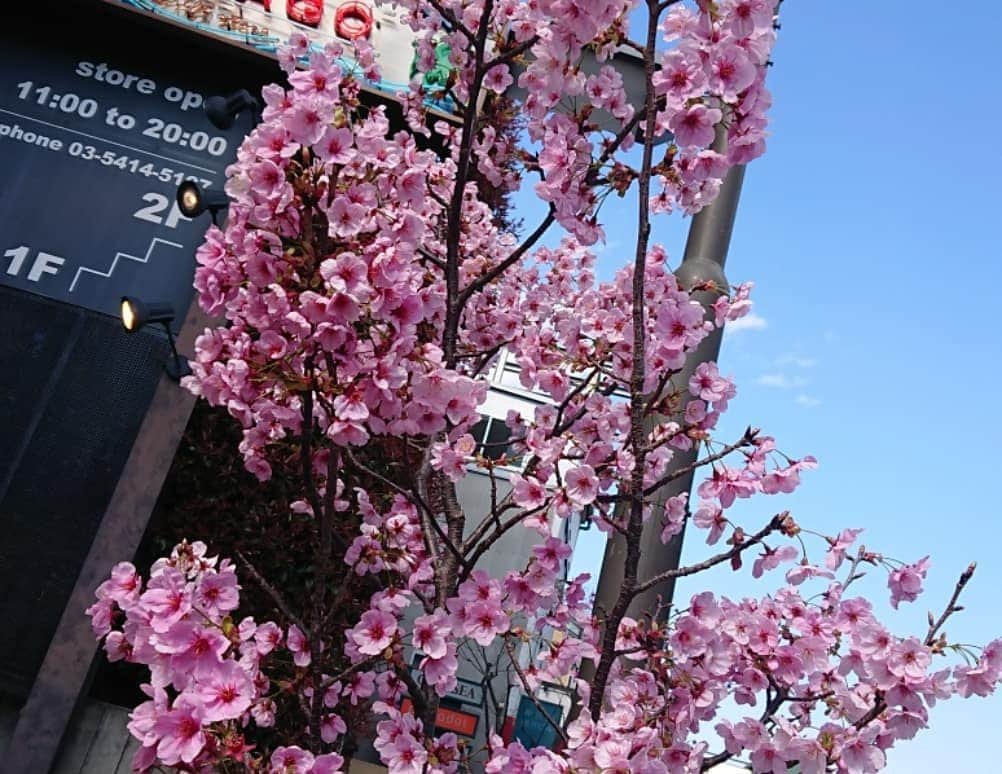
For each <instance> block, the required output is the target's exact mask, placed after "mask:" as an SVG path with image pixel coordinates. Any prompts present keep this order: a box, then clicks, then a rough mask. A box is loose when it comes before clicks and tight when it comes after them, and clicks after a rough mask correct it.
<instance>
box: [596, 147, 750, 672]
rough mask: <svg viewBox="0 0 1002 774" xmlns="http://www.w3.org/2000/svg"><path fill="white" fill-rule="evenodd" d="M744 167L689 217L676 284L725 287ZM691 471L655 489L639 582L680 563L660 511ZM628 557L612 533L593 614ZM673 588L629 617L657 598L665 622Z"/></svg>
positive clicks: (706, 356)
mask: <svg viewBox="0 0 1002 774" xmlns="http://www.w3.org/2000/svg"><path fill="white" fill-rule="evenodd" d="M744 176H745V168H744V166H736V167H733V168H731V170H730V172H729V173H728V174H727V176H726V177H725V178H724V182H723V183H722V185H721V187H720V192H719V194H718V195H717V198H716V199H715V200H714V202H713V203H712V204H711V205H710V206H709V207H706V208H705V209H703V210H701V211H700V212H699V213H698V214H697V215H696V216H695V217H694V218H693V221H692V226H691V227H690V228H689V236H688V239H687V241H686V245H685V253H684V255H683V258H682V264H681V265H680V266H679V267H678V269H677V270H676V271H675V276H676V277H677V278H678V280H679V284H680V285H682V287H684V288H687V289H688V288H693V287H695V286H697V285H699V284H702V283H705V282H707V281H709V280H712V281H713V282H714V283H715V284H716V286H717V287H719V288H727V286H728V285H727V278H726V277H725V276H724V263H725V262H726V261H727V249H728V247H729V246H730V242H731V233H732V231H733V229H734V218H735V216H736V214H737V209H738V199H739V198H740V196H741V184H742V182H743V181H744ZM718 296H719V294H717V293H711V292H700V293H696V294H694V298H696V299H697V300H698V301H699V302H700V303H702V304H703V305H704V306H706V307H709V305H710V304H712V303H713V302H714V301H715V300H716V298H717V297H718ZM720 339H721V331H720V330H715V331H714V332H713V333H711V334H710V335H709V336H707V337H706V338H705V339H703V341H702V342H701V343H700V345H699V347H698V348H697V349H696V350H695V351H694V352H693V353H691V354H690V355H689V358H688V360H687V361H686V364H685V368H683V369H682V372H681V373H679V374H678V375H677V377H676V378H675V379H674V380H673V385H674V388H675V389H680V390H685V389H687V388H686V386H685V385H687V384H688V382H689V377H690V376H691V375H692V374H693V372H694V371H695V370H696V367H697V366H698V365H699V364H700V363H704V362H706V361H708V360H716V359H717V355H718V354H719V353H720ZM667 419H668V417H652V418H650V419H649V420H648V427H653V426H654V425H655V424H657V423H660V422H662V421H665V420H667ZM695 459H696V450H693V451H690V452H686V453H680V452H678V453H676V455H675V457H674V458H673V460H672V463H671V465H670V466H669V471H670V470H672V469H674V470H679V469H681V468H684V467H686V466H688V465H691V464H692V463H693V462H694V461H695ZM692 478H693V476H692V474H691V473H690V474H688V475H686V476H683V477H681V478H679V479H677V480H675V481H673V482H671V483H670V484H669V485H667V486H665V487H664V488H662V489H661V490H659V491H658V492H657V493H656V494H655V495H654V499H653V503H652V504H653V506H654V508H653V512H652V514H651V517H650V519H649V520H648V521H647V523H646V524H645V525H644V530H643V533H642V535H641V538H640V549H641V555H640V564H639V566H638V568H637V571H638V572H637V577H638V578H639V579H640V580H641V581H643V580H644V579H646V578H650V577H653V576H654V575H657V574H659V573H662V572H665V571H666V570H670V569H674V568H676V567H678V565H679V558H680V556H681V553H682V537H683V534H684V532H680V533H679V534H678V535H676V536H675V537H674V538H673V539H672V540H671V542H670V543H669V544H668V545H667V546H665V545H662V543H661V520H662V517H663V515H664V503H665V502H666V501H667V500H668V499H669V498H671V497H674V496H675V495H677V494H681V493H682V492H688V491H689V489H690V488H691V487H692ZM625 560H626V540H625V539H624V538H623V536H622V535H618V534H617V535H615V536H613V537H610V539H609V540H608V542H607V543H606V547H605V556H604V558H603V560H602V570H601V573H600V574H599V579H598V590H597V591H596V592H595V608H594V609H595V614H596V615H597V616H599V617H604V616H605V615H606V614H607V613H608V611H610V610H612V608H613V606H614V605H615V603H616V600H617V599H618V598H619V592H620V589H621V588H622V585H623V568H624V563H625ZM674 590H675V581H674V579H672V580H668V581H665V582H664V583H662V584H660V585H658V586H655V587H654V588H652V589H650V590H649V591H647V592H646V593H644V594H638V595H637V596H636V597H635V598H634V600H633V602H632V603H631V604H630V607H629V609H628V610H627V613H626V614H627V615H628V616H630V617H633V618H638V617H640V616H642V615H643V614H644V612H645V611H651V612H653V611H654V610H655V609H656V608H657V605H658V598H659V597H660V600H661V605H662V607H661V610H660V616H659V617H660V618H661V619H662V620H663V619H664V618H665V617H666V616H667V613H668V605H669V604H670V603H671V600H672V595H673V593H674ZM594 671H595V665H594V664H593V663H591V662H588V661H586V662H585V663H584V664H582V668H581V673H580V674H581V677H582V678H583V679H585V680H589V681H590V680H591V678H592V677H593V676H594Z"/></svg>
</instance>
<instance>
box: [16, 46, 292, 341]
mask: <svg viewBox="0 0 1002 774" xmlns="http://www.w3.org/2000/svg"><path fill="white" fill-rule="evenodd" d="M78 40H79V42H78V43H74V44H73V45H71V46H69V47H67V46H65V45H63V46H59V47H55V46H53V47H40V46H39V44H38V41H34V42H32V40H31V36H27V35H25V36H19V37H17V38H8V39H7V40H6V41H5V44H4V46H3V47H2V48H0V284H4V285H8V286H11V287H14V288H18V289H20V290H25V291H30V292H32V293H37V294H39V295H42V296H47V297H49V298H54V299H58V300H59V301H63V302H66V303H69V304H73V305H75V306H80V307H84V308H87V309H91V310H95V311H98V312H103V313H106V314H110V315H116V316H117V315H118V310H119V302H120V299H121V297H122V296H123V295H132V296H137V297H139V298H141V299H146V300H151V301H169V302H171V303H172V304H173V305H174V307H175V309H176V310H177V312H178V315H179V316H183V314H184V312H185V310H186V309H187V307H188V305H189V304H190V301H191V298H192V294H193V290H192V287H191V283H192V277H193V272H194V267H195V261H194V252H195V248H196V247H197V246H198V244H199V243H200V242H201V240H202V236H203V235H204V233H205V230H206V227H207V225H208V220H207V217H206V218H205V219H199V220H197V221H191V220H188V219H186V218H184V217H183V216H182V215H181V213H180V212H179V210H178V208H177V205H176V203H175V192H176V189H177V186H178V184H179V183H181V182H182V181H183V180H186V179H193V180H197V181H198V183H199V185H201V186H203V187H211V188H221V187H222V185H223V183H224V179H225V176H224V170H225V168H226V166H227V164H228V163H230V162H231V161H232V160H233V159H234V158H235V153H236V149H237V146H238V144H239V142H240V140H241V137H242V135H243V134H245V133H246V131H247V130H248V129H249V126H248V125H247V124H246V123H245V122H244V121H240V120H238V121H237V124H236V125H235V126H234V128H233V129H231V130H229V131H226V132H223V131H220V130H218V129H216V128H215V127H213V126H212V125H211V124H210V123H209V121H208V119H207V118H206V116H205V112H204V110H203V109H202V104H203V101H204V99H205V98H206V97H207V96H211V94H212V92H208V93H206V91H205V88H206V84H205V82H204V80H202V81H200V82H199V83H198V84H193V83H192V82H191V80H190V75H189V76H187V77H185V76H182V75H180V74H178V73H176V72H172V70H171V68H170V61H169V58H166V57H165V58H164V60H163V62H164V66H163V68H162V69H157V70H153V69H150V67H149V59H148V58H147V59H146V64H145V65H139V66H137V65H136V64H134V63H133V61H132V60H131V59H130V55H129V54H128V53H126V47H122V48H121V49H117V48H115V47H112V48H108V47H104V48H103V49H101V48H96V47H95V46H94V44H93V43H92V44H90V45H88V43H87V41H88V38H86V37H84V36H81V37H80V38H79V39H78ZM116 52H117V55H116ZM178 55H179V56H183V51H179V52H178ZM278 74H279V73H278V72H277V71H276V75H278ZM244 118H246V117H244ZM179 324H180V320H178V321H177V325H179Z"/></svg>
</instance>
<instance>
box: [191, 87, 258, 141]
mask: <svg viewBox="0 0 1002 774" xmlns="http://www.w3.org/2000/svg"><path fill="white" fill-rule="evenodd" d="M248 109H249V110H252V111H253V112H254V118H255V120H256V121H257V120H260V115H261V103H260V102H258V101H257V99H255V98H254V96H253V95H252V94H251V93H250V92H249V91H247V89H240V91H235V92H233V93H232V94H228V95H227V96H225V97H209V98H208V99H207V100H205V114H206V115H207V116H208V117H209V121H211V122H212V125H213V126H214V127H216V128H217V129H221V130H224V131H225V130H226V129H229V128H230V127H231V126H233V122H234V121H236V120H237V116H238V115H240V113H242V112H243V111H244V110H248Z"/></svg>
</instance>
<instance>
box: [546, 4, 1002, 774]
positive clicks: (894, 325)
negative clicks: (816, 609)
mask: <svg viewBox="0 0 1002 774" xmlns="http://www.w3.org/2000/svg"><path fill="white" fill-rule="evenodd" d="M782 25H783V28H782V32H781V37H780V41H779V44H778V46H777V49H776V52H775V55H774V59H775V61H776V65H775V67H774V68H773V69H772V72H771V73H770V87H771V89H772V92H773V95H774V98H775V107H774V109H773V112H772V136H771V138H770V140H769V151H768V153H767V154H766V156H765V157H763V158H762V159H760V160H758V161H756V162H755V163H754V164H753V165H751V166H750V168H749V170H748V175H747V178H746V183H745V188H744V192H743V195H742V200H741V207H740V212H739V215H738V222H737V225H736V231H735V235H734V240H733V242H732V246H731V252H730V258H729V260H728V269H727V273H728V276H729V278H730V279H731V281H732V282H740V281H744V280H754V281H755V282H756V283H757V285H756V292H755V299H756V308H755V313H756V315H757V316H758V318H759V319H760V320H761V321H762V325H763V327H761V328H760V329H757V330H751V329H748V330H744V331H741V332H738V333H735V334H731V335H729V336H728V337H727V339H726V340H725V342H724V347H723V351H722V353H721V359H720V363H721V370H722V371H723V372H725V373H728V374H732V375H733V376H734V377H735V378H736V380H737V384H738V399H737V400H735V401H734V402H733V403H732V408H731V410H730V412H729V413H728V415H727V419H726V422H725V423H724V430H725V431H727V430H729V431H730V433H731V434H736V433H738V432H740V430H741V429H742V428H743V427H745V426H746V425H747V424H753V425H756V426H761V427H763V428H764V430H766V431H767V432H768V433H769V434H771V435H774V436H775V437H776V439H777V441H778V443H779V445H780V448H782V449H783V450H784V451H786V452H788V453H789V454H791V455H792V456H801V455H803V454H814V455H815V456H816V457H817V458H818V459H819V461H820V463H821V466H820V468H819V469H818V470H817V471H814V472H813V473H811V474H810V475H808V476H806V478H805V483H804V485H803V486H802V488H801V490H800V491H799V492H798V493H797V494H796V495H794V496H792V497H788V498H786V500H785V502H780V501H779V500H776V499H765V498H760V499H759V501H758V507H757V508H756V509H754V510H753V513H754V514H755V515H756V516H757V518H755V517H752V518H750V519H749V521H750V523H752V524H755V523H758V521H759V520H760V519H764V518H765V517H766V516H767V515H768V513H770V512H771V511H767V510H766V509H767V508H771V507H773V506H776V507H777V508H778V507H779V506H783V507H790V508H791V509H792V510H793V512H794V514H795V515H796V517H797V519H798V520H799V521H800V522H801V523H802V524H804V525H805V526H811V527H814V528H816V529H818V530H819V531H822V532H831V531H834V530H836V529H838V528H840V527H843V526H853V527H864V528H865V529H866V532H865V533H864V535H863V538H864V542H865V543H866V545H867V546H869V547H872V548H873V549H875V550H881V551H883V552H884V553H886V554H888V555H891V556H894V557H897V558H901V559H904V560H908V561H913V560H916V559H919V558H921V557H922V556H925V555H926V554H931V555H932V560H933V567H932V570H931V571H930V574H929V579H928V582H927V584H926V588H927V589H928V592H927V594H926V595H925V596H924V597H922V598H921V599H920V600H919V602H917V603H914V604H912V605H903V606H902V609H901V611H899V612H898V613H897V614H894V613H893V612H892V611H890V608H889V607H888V606H887V605H886V599H887V594H886V587H885V582H886V576H885V575H884V574H882V573H878V572H876V571H874V572H871V575H872V576H873V577H872V578H871V579H869V580H870V581H872V583H871V585H870V586H868V587H864V590H866V591H868V592H869V593H871V594H872V595H875V596H878V597H879V598H880V600H881V603H882V605H883V608H882V609H883V610H885V611H887V613H888V615H889V619H888V620H889V622H890V623H891V625H892V627H893V628H894V629H895V631H897V632H898V633H902V634H903V633H909V632H920V631H921V632H922V633H924V627H925V615H926V611H927V610H928V609H930V608H934V609H936V610H937V611H938V610H939V609H941V607H942V606H943V605H944V604H945V602H946V599H947V597H948V596H949V593H950V591H951V590H952V588H953V584H954V582H955V580H956V577H957V576H958V575H959V573H960V572H961V571H962V570H963V568H964V567H965V566H966V565H967V563H968V562H970V561H972V560H976V561H977V562H978V571H977V573H976V575H975V577H974V580H973V581H972V582H971V584H970V586H969V587H968V590H967V593H966V595H965V597H964V603H965V604H966V606H967V609H966V610H965V611H964V612H962V613H960V614H958V615H957V616H955V617H954V619H953V620H952V621H951V622H950V623H949V624H948V626H947V627H946V630H947V632H948V634H950V635H951V639H954V640H959V641H962V642H967V643H980V644H983V643H984V642H987V641H988V640H990V639H992V638H993V637H995V636H997V635H1002V597H1000V589H1002V551H1000V550H999V549H1000V547H1002V520H1000V518H999V513H1000V510H1002V509H1000V507H999V505H998V488H997V487H998V484H999V482H1000V481H1002V470H1000V468H999V455H998V453H997V447H998V445H999V443H1000V442H1002V402H1000V398H1002V392H1000V390H999V388H998V382H999V379H1000V377H1002V344H1000V341H999V323H998V318H997V312H998V307H999V302H998V301H997V300H995V299H994V294H995V291H996V289H997V288H998V286H999V285H1000V281H1002V249H1000V247H999V235H998V234H997V233H996V226H997V224H998V223H999V222H1000V221H1002V218H1000V217H999V215H998V209H999V206H1000V203H1002V149H1000V148H1002V145H1000V143H999V141H998V139H997V138H996V137H995V136H993V135H994V134H995V133H996V132H997V127H998V124H999V122H1000V120H1002V99H1000V97H1002V86H1000V81H1002V67H1000V65H999V59H998V53H997V52H998V42H997V37H996V36H997V34H998V30H999V29H1000V28H1002V10H1000V7H999V5H998V4H997V3H995V2H989V1H988V0H974V1H973V2H969V3H963V4H956V5H945V4H942V3H933V2H929V1H928V0H926V1H924V2H922V1H920V2H903V1H902V0H883V1H882V2H876V3H831V2H810V1H809V0H787V2H785V3H784V5H783V15H782ZM609 214H612V213H609ZM623 217H626V216H625V214H624V215H623ZM629 217H630V218H631V220H632V217H633V216H632V215H631V216H629ZM612 220H613V222H615V219H612ZM527 222H529V221H527ZM686 226H687V223H679V222H675V223H672V224H664V223H662V224H661V225H660V227H659V228H658V229H657V230H656V232H655V236H656V238H657V239H659V240H660V241H662V242H663V243H664V244H665V245H666V246H667V247H668V249H669V252H670V254H671V255H672V256H673V257H674V259H675V261H676V262H677V260H678V259H679V258H680V256H681V252H682V247H683V244H684V230H685V228H686ZM629 238H630V235H629V234H621V235H620V234H617V233H613V232H610V234H609V244H608V246H607V247H606V249H604V250H603V251H602V253H601V256H602V264H603V268H604V269H606V270H609V269H611V268H612V267H613V266H614V265H617V264H618V263H619V262H620V261H621V260H623V255H624V250H622V249H621V248H625V247H626V246H627V243H628V241H629ZM603 273H605V272H603ZM690 535H691V536H692V538H693V539H692V540H690V541H689V542H688V543H687V551H686V553H687V556H688V558H689V559H697V558H699V557H700V556H702V555H704V554H703V553H702V552H703V551H705V546H704V545H702V544H701V543H700V542H699V541H698V540H697V539H696V533H695V532H691V533H690ZM597 537H600V535H598V534H597V533H595V532H591V533H587V534H585V535H583V536H582V542H581V550H580V551H579V553H578V556H577V557H576V562H575V564H576V569H577V570H582V571H583V570H588V571H591V572H593V573H596V574H597V569H598V567H599V565H600V563H601V546H600V545H598V543H597V541H596V538H597ZM768 580H769V581H771V584H770V585H772V586H775V585H776V584H777V583H780V582H781V581H782V576H781V575H780V574H778V573H777V574H774V575H772V576H771V577H770V578H768ZM697 583H698V585H697ZM702 588H712V589H713V590H715V591H718V592H720V593H727V594H730V595H741V594H748V593H752V592H756V591H757V592H758V593H763V592H764V591H766V590H767V588H766V587H765V586H760V585H752V584H751V579H750V576H749V575H748V574H747V573H743V574H741V575H740V576H737V575H734V574H733V573H730V572H729V571H726V570H725V571H722V572H716V573H713V574H711V575H705V576H700V579H699V580H698V581H692V582H690V583H688V584H686V585H682V586H681V587H680V594H681V596H682V597H683V598H688V596H689V595H691V594H692V593H694V592H695V591H698V590H701V589H702ZM999 729H1002V696H996V697H993V698H991V699H969V700H962V699H959V698H958V699H955V700H953V701H951V702H948V703H946V704H941V705H939V706H937V707H936V708H935V709H934V710H933V712H932V717H931V724H930V728H929V729H927V730H926V731H924V732H921V733H920V734H919V736H918V737H917V738H916V739H915V740H913V741H912V742H910V743H905V744H904V745H903V746H901V747H900V748H898V749H896V750H894V751H892V752H891V753H890V755H889V759H888V760H889V765H888V768H887V771H889V772H892V774H933V773H934V772H935V773H939V772H995V771H1002V756H1000V755H999V754H998V752H997V750H996V749H995V745H996V744H997V743H998V741H997V736H998V733H999Z"/></svg>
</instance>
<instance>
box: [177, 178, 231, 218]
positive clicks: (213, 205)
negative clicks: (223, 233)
mask: <svg viewBox="0 0 1002 774" xmlns="http://www.w3.org/2000/svg"><path fill="white" fill-rule="evenodd" d="M229 204H230V199H229V197H228V196H227V195H226V193H225V192H223V191H218V190H208V191H203V190H202V189H201V188H199V187H198V183H196V182H195V181H194V180H185V181H184V182H183V183H181V185H179V186H178V187H177V206H178V208H179V209H180V210H181V214H182V215H184V216H185V217H186V218H197V217H198V216H199V215H201V214H202V213H203V212H208V213H209V216H210V217H211V218H212V222H213V224H215V225H217V226H218V225H219V223H218V221H217V220H216V215H217V213H218V212H219V211H220V210H223V209H226V208H227V207H228V206H229Z"/></svg>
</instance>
